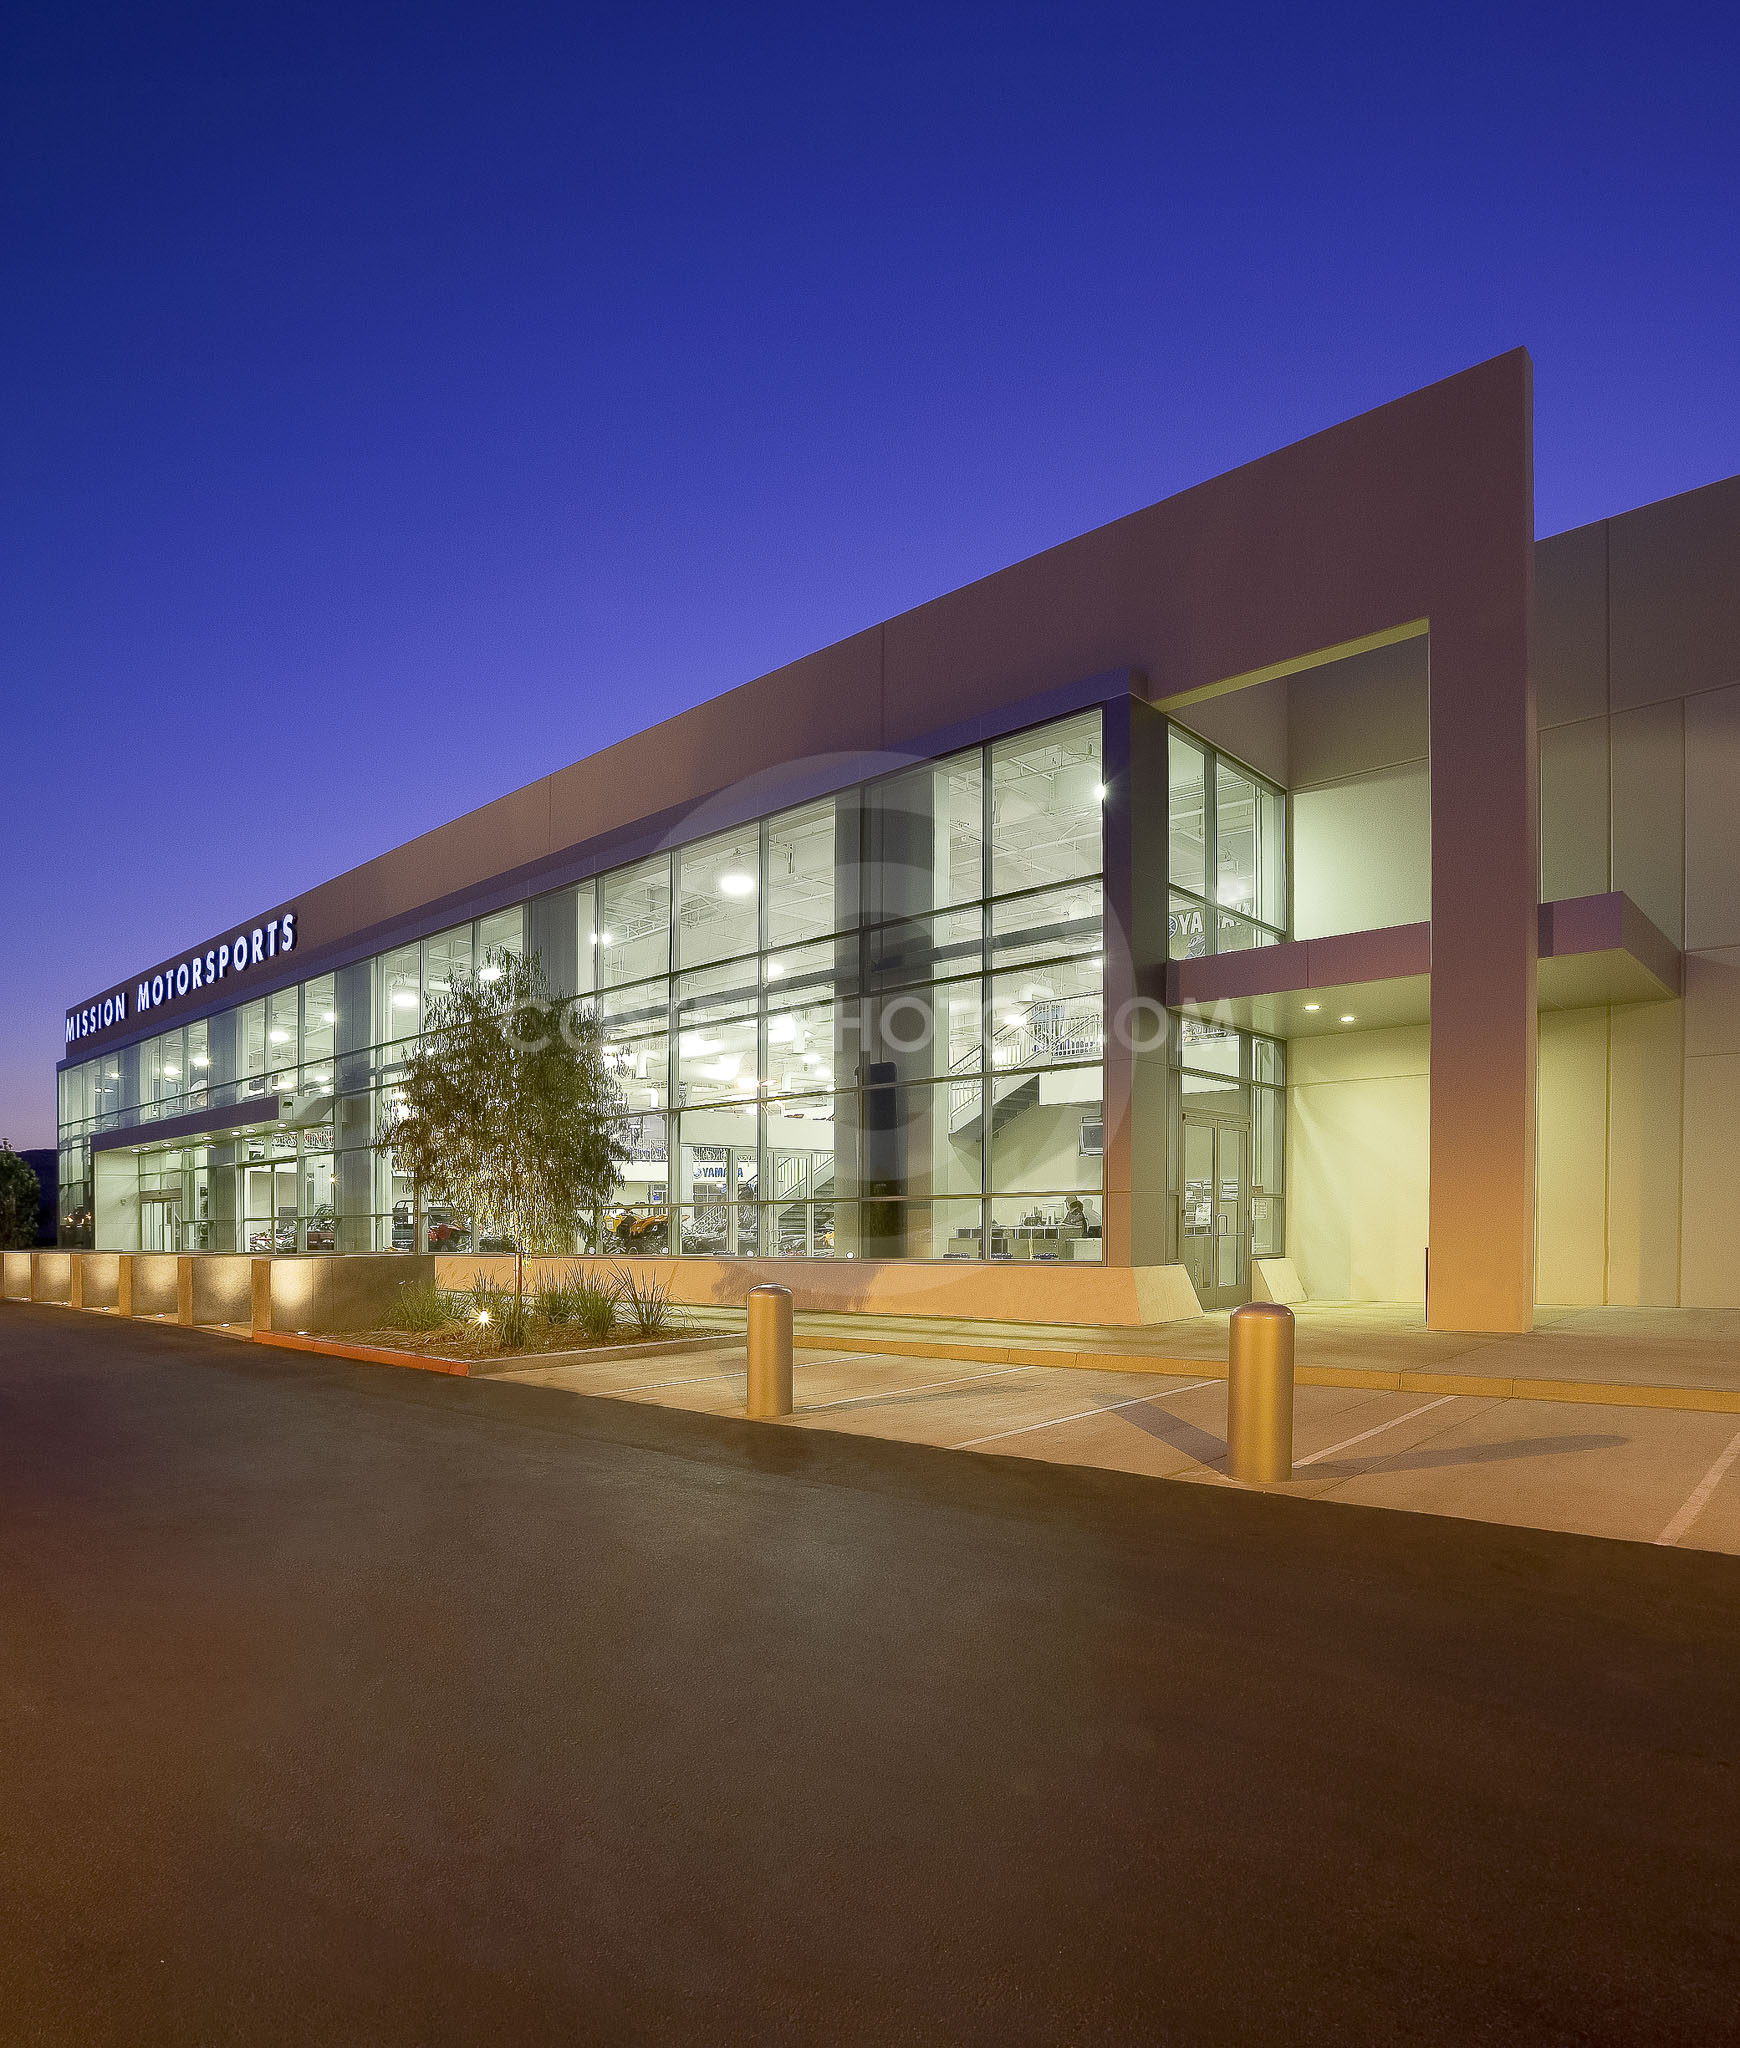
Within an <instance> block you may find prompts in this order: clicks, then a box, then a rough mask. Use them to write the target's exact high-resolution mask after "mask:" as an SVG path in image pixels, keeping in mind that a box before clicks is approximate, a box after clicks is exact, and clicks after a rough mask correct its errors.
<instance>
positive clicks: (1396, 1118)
mask: <svg viewBox="0 0 1740 2048" xmlns="http://www.w3.org/2000/svg"><path fill="white" fill-rule="evenodd" d="M1428 1047H1429V1034H1428V1032H1427V1029H1426V1027H1425V1026H1424V1025H1414V1026H1409V1027H1405V1028H1403V1029H1399V1030H1394V1031H1357V1032H1349V1033H1348V1034H1347V1035H1346V1036H1345V1037H1334V1038H1299V1039H1295V1040H1294V1041H1293V1044H1292V1047H1291V1051H1290V1060H1291V1065H1290V1068H1289V1086H1288V1090H1287V1254H1288V1256H1289V1257H1290V1258H1291V1259H1292V1261H1293V1263H1294V1265H1295V1266H1296V1267H1297V1268H1298V1271H1299V1277H1300V1279H1301V1280H1302V1281H1303V1282H1304V1285H1305V1291H1306V1293H1307V1294H1308V1295H1309V1296H1310V1297H1311V1298H1312V1299H1314V1300H1320V1301H1424V1300H1425V1298H1426V1287H1425V1281H1426V1260H1425V1248H1426V1234H1427V1233H1426V1212H1427V1203H1426V1162H1427V1149H1428V1145H1427V1120H1428V1119H1427V1109H1428V1104H1427V1090H1428V1072H1429V1066H1430V1054H1429V1050H1428Z"/></svg>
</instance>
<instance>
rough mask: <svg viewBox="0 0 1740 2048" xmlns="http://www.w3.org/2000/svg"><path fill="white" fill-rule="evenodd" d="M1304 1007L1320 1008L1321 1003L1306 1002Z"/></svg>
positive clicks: (1310, 1008)
mask: <svg viewBox="0 0 1740 2048" xmlns="http://www.w3.org/2000/svg"><path fill="white" fill-rule="evenodd" d="M1305 1007H1306V1009H1308V1010H1321V1009H1322V1007H1323V1005H1322V1004H1321V1003H1307V1004H1306V1005H1305Z"/></svg>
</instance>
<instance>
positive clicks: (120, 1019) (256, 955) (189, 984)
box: [66, 910, 296, 1045]
mask: <svg viewBox="0 0 1740 2048" xmlns="http://www.w3.org/2000/svg"><path fill="white" fill-rule="evenodd" d="M295 949H296V913H295V911H293V910H287V911H285V912H284V914H283V916H282V917H274V918H269V919H268V920H267V921H266V923H264V924H257V925H255V926H254V927H253V928H252V929H251V930H245V931H239V932H237V933H236V935H235V936H234V938H230V939H225V940H224V941H223V942H222V943H221V944H220V945H216V946H208V947H207V948H206V950H205V951H204V952H203V953H190V954H189V955H188V956H187V958H186V959H185V960H178V961H177V962H176V963H175V965H174V966H173V967H166V968H164V970H163V972H162V973H161V974H153V975H151V976H150V977H149V978H148V979H146V980H144V981H141V982H140V983H139V984H138V985H137V986H136V988H135V989H134V991H133V998H132V1012H133V1015H134V1016H136V1017H139V1016H143V1015H144V1014H145V1012H146V1011H147V1010H154V1009H156V1008H157V1006H158V1005H159V1004H160V1003H167V1002H171V1001H173V1000H174V998H175V997H177V996H185V995H190V994H191V993H192V992H193V990H195V989H200V988H211V987H214V986H215V985H216V984H217V983H218V982H220V981H224V980H226V979H227V978H228V977H229V976H230V975H232V974H246V973H247V972H248V971H249V969H250V968H254V967H263V966H264V965H265V964H266V962H267V961H268V960H276V959H277V958H278V956H279V955H280V954H281V953H292V952H294V951H295ZM127 1013H128V999H127V991H126V990H125V989H118V990H117V991H116V993H115V994H114V995H112V996H105V997H104V998H103V999H102V1001H101V1002H97V1003H86V1004H85V1005H84V1007H83V1008H82V1009H78V1010H69V1011H68V1012H67V1016H66V1042H67V1044H68V1045H72V1044H75V1043H76V1042H77V1041H78V1040H79V1039H81V1038H89V1037H90V1035H91V1034H92V1032H94V1031H107V1030H108V1029H109V1028H110V1026H111V1025H114V1024H124V1023H125V1022H126V1021H127Z"/></svg>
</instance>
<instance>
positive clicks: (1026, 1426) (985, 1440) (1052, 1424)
mask: <svg viewBox="0 0 1740 2048" xmlns="http://www.w3.org/2000/svg"><path fill="white" fill-rule="evenodd" d="M1224 1384H1225V1382H1224V1381H1222V1380H1193V1381H1192V1382H1191V1384H1190V1385H1189V1386H1187V1387H1168V1388H1167V1390H1166V1391H1165V1393H1163V1394H1138V1395H1137V1396H1136V1398H1135V1399H1134V1400H1133V1401H1109V1402H1107V1403H1106V1405H1105V1406H1104V1407H1102V1408H1081V1409H1078V1410H1077V1411H1076V1413H1075V1414H1074V1415H1054V1416H1053V1417H1052V1418H1051V1420H1050V1421H1049V1422H1024V1423H1023V1424H1022V1425H1021V1427H1020V1428H1019V1429H999V1430H994V1431H993V1432H992V1433H991V1434H990V1435H989V1436H970V1437H968V1438H967V1439H966V1441H965V1442H964V1443H958V1444H950V1445H949V1446H948V1448H949V1449H950V1450H951V1451H970V1450H971V1449H972V1448H973V1446H974V1445H975V1444H994V1443H1000V1442H1001V1441H1002V1440H1003V1438H1004V1437H1006V1436H1028V1435H1030V1434H1031V1433H1032V1432H1033V1431H1034V1430H1036V1429H1058V1428H1061V1427H1062V1425H1063V1424H1064V1423H1066V1422H1082V1421H1085V1420H1086V1419H1087V1417H1088V1416H1090V1415H1115V1414H1116V1413H1117V1411H1118V1410H1119V1409H1120V1408H1140V1407H1142V1406H1143V1405H1144V1404H1145V1403H1146V1402H1149V1401H1170V1400H1171V1399H1172V1396H1173V1395H1174V1394H1194V1393H1195V1392H1196V1390H1197V1388H1198V1387H1218V1386H1223V1385H1224Z"/></svg>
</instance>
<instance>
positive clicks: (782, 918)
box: [765, 797, 856, 947]
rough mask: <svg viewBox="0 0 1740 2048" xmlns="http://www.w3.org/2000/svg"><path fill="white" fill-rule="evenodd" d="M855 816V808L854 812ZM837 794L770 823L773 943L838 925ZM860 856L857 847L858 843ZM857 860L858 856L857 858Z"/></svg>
mask: <svg viewBox="0 0 1740 2048" xmlns="http://www.w3.org/2000/svg"><path fill="white" fill-rule="evenodd" d="M851 815H853V816H854V821H855V814H851ZM838 830H839V827H838V825H837V823H836V816H835V800H834V798H832V797H827V798H824V800H823V801H822V802H821V803H818V804H805V805H804V806H803V808H802V809H801V810H796V811H784V812H782V813H781V814H780V815H779V816H778V817H777V818H770V819H769V820H768V821H767V825H766V842H767V848H766V859H765V878H766V879H765V888H766V893H767V943H768V945H769V946H776V947H778V946H795V945H798V944H800V943H801V942H802V941H803V940H805V939H812V938H819V937H820V936H821V935H822V934H823V933H824V932H831V931H833V930H834V929H835V928H836V910H835V888H834V867H835V861H836V859H837V857H838V848H837V841H836V835H837V833H838ZM852 852H853V854H854V857H855V855H856V848H855V847H854V848H853V849H852ZM854 864H855V858H854Z"/></svg>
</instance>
